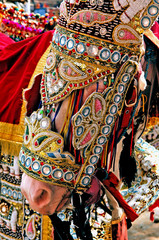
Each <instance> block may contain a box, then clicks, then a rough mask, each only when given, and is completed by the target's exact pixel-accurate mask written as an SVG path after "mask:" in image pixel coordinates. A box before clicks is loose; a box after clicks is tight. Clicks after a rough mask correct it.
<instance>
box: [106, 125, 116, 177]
mask: <svg viewBox="0 0 159 240" xmlns="http://www.w3.org/2000/svg"><path fill="white" fill-rule="evenodd" d="M116 123H117V121H116V122H115V126H114V131H113V140H112V143H111V156H110V162H109V168H108V173H109V171H110V168H111V166H112V159H113V148H114V140H115V132H116Z"/></svg>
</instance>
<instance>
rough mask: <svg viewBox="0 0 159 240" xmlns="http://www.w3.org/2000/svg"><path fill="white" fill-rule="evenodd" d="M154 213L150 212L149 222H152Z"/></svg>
mask: <svg viewBox="0 0 159 240" xmlns="http://www.w3.org/2000/svg"><path fill="white" fill-rule="evenodd" d="M154 214H155V213H154V211H152V212H150V221H151V222H154Z"/></svg>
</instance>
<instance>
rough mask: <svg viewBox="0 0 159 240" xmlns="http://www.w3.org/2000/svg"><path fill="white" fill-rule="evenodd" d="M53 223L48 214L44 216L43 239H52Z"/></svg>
mask: <svg viewBox="0 0 159 240" xmlns="http://www.w3.org/2000/svg"><path fill="white" fill-rule="evenodd" d="M51 236H52V223H51V220H50V218H49V217H48V216H46V215H43V216H42V240H52V239H53V238H52V237H51Z"/></svg>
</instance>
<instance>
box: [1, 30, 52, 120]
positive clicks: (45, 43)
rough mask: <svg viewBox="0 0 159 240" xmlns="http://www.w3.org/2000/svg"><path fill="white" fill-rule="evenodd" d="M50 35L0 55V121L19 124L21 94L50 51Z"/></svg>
mask: <svg viewBox="0 0 159 240" xmlns="http://www.w3.org/2000/svg"><path fill="white" fill-rule="evenodd" d="M52 35H53V31H48V32H46V33H43V34H41V35H38V36H35V37H32V38H28V39H25V40H23V41H20V42H17V43H13V44H9V45H8V46H7V47H5V48H4V49H3V50H2V51H1V54H0V89H1V93H0V121H1V122H7V123H12V124H18V123H19V120H20V114H21V106H22V91H23V89H25V88H27V86H28V84H29V81H30V79H31V76H32V74H33V73H34V70H35V68H36V65H37V63H38V61H39V60H40V58H41V56H42V55H43V54H44V52H45V51H46V49H47V48H48V47H49V45H50V42H51V39H52Z"/></svg>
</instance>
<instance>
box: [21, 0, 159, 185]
mask: <svg viewBox="0 0 159 240" xmlns="http://www.w3.org/2000/svg"><path fill="white" fill-rule="evenodd" d="M158 7H159V2H158V0H149V1H145V0H136V1H131V0H109V1H106V0H81V1H80V0H76V1H63V2H62V3H61V6H60V18H59V22H58V25H57V27H56V29H55V33H54V36H53V39H52V48H51V51H50V53H49V55H48V58H47V61H46V66H45V69H44V74H43V79H42V82H41V97H42V103H43V108H42V110H39V111H38V112H36V113H33V114H32V115H31V117H30V118H26V132H25V135H24V144H23V147H22V150H21V153H20V165H21V167H22V168H23V169H24V171H26V172H27V173H28V174H29V175H31V176H32V177H35V178H38V179H39V180H41V181H46V182H52V183H53V184H60V185H64V186H68V187H71V188H77V189H82V188H85V187H88V186H89V184H90V182H91V176H92V174H94V171H95V169H96V165H97V164H99V161H100V159H101V155H102V153H103V152H104V151H105V149H106V145H107V143H108V141H109V140H110V137H111V135H112V132H113V129H114V126H115V123H116V121H117V119H118V117H119V116H120V115H121V112H122V110H123V106H124V102H125V98H126V93H127V91H128V88H129V86H130V84H131V82H132V80H133V79H134V76H135V74H136V73H137V71H138V64H139V61H140V57H141V55H142V34H143V32H144V30H147V29H149V28H150V27H151V25H152V24H153V22H154V20H155V18H156V16H157V15H158ZM100 79H102V80H103V81H104V85H105V86H106V88H105V91H104V92H103V93H98V92H95V93H93V94H91V95H90V96H89V97H88V98H87V99H86V101H85V103H84V104H83V106H82V107H81V108H80V110H79V111H78V112H77V111H76V112H77V113H76V114H73V115H74V116H73V117H71V118H72V129H73V134H72V137H71V140H72V144H73V146H74V148H75V149H76V151H80V156H81V157H82V160H83V161H82V164H78V162H77V161H76V158H77V155H76V156H74V157H73V155H72V154H70V153H68V152H63V149H64V141H63V138H62V137H61V136H60V134H57V133H55V132H53V131H52V130H51V127H50V119H49V118H48V117H47V115H49V114H50V111H51V108H52V110H53V111H55V104H56V103H59V102H61V101H62V100H64V99H66V97H68V96H70V95H71V93H72V92H73V91H75V90H79V89H83V88H85V87H87V86H89V85H90V84H92V83H95V82H98V81H99V80H100ZM100 165H102V164H100Z"/></svg>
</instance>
